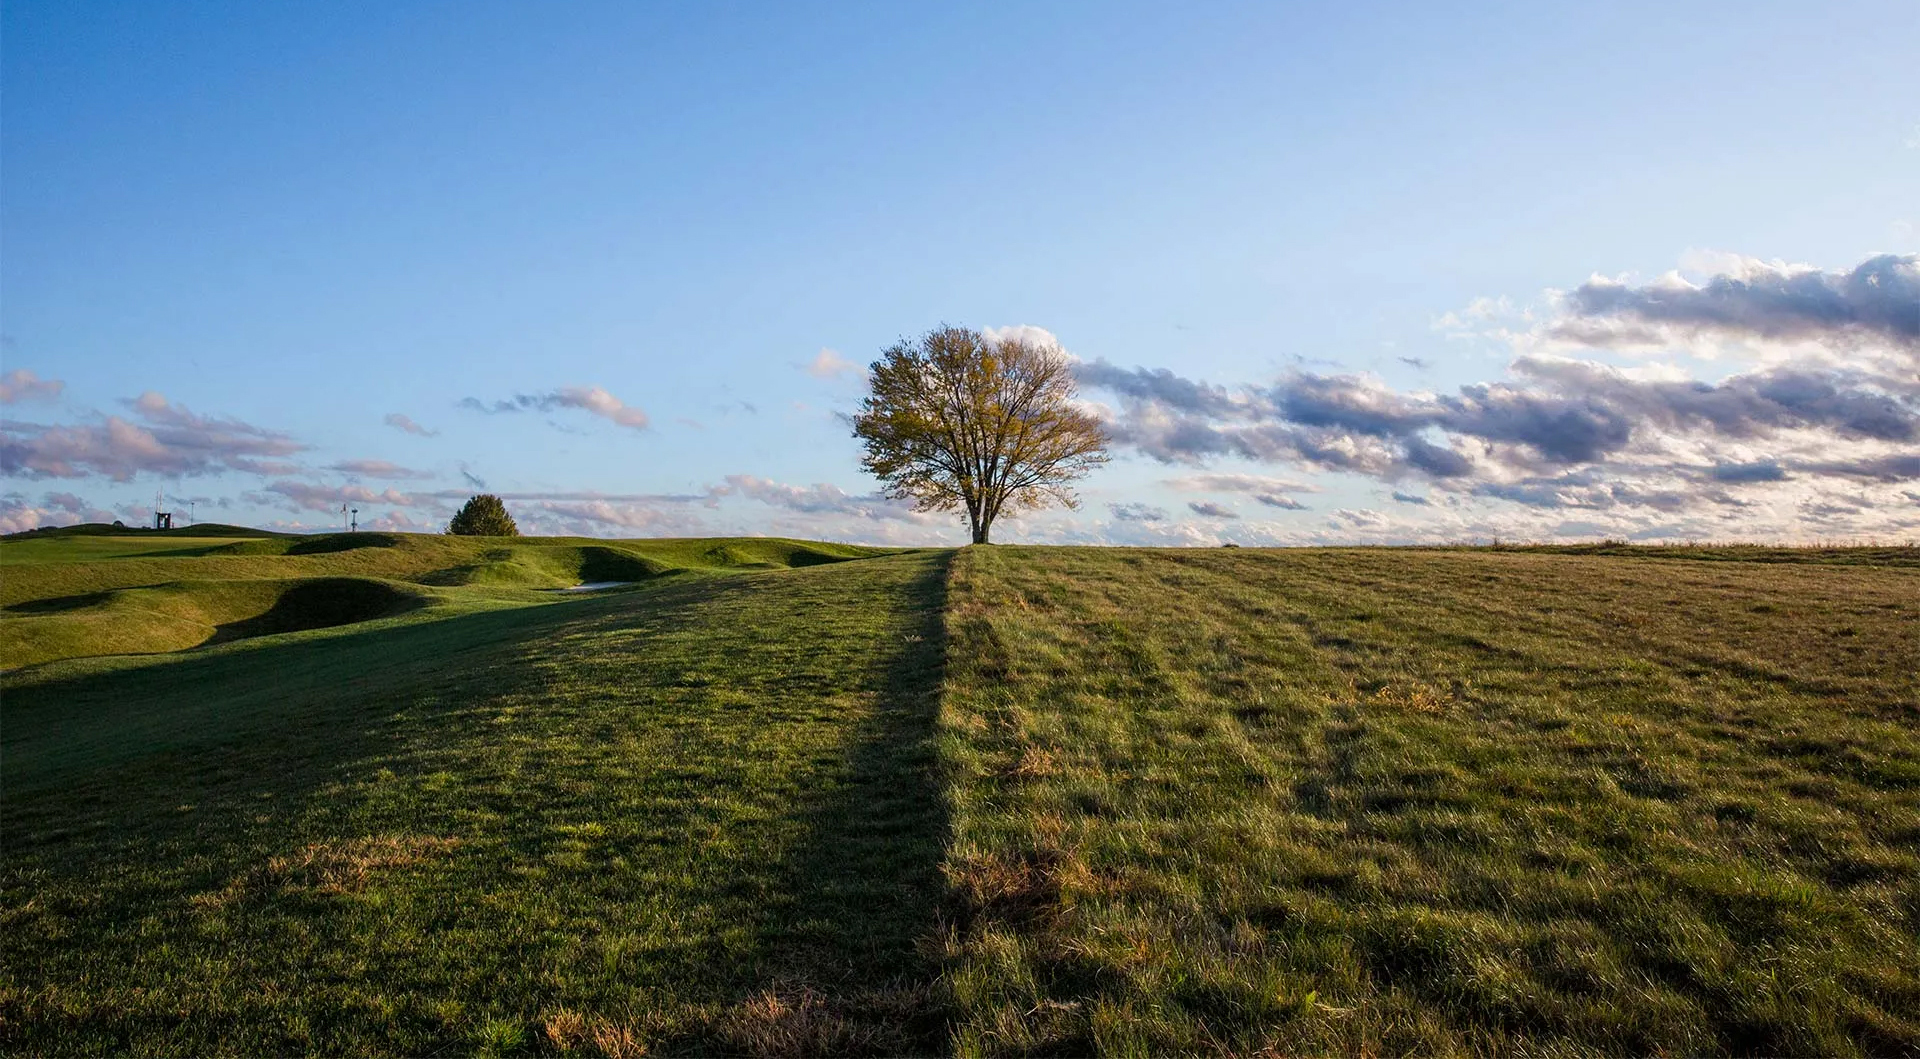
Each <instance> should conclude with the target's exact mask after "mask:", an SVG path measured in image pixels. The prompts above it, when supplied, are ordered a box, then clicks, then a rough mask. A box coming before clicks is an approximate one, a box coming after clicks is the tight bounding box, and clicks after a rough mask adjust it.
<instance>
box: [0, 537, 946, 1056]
mask: <svg viewBox="0 0 1920 1059" xmlns="http://www.w3.org/2000/svg"><path fill="white" fill-rule="evenodd" d="M945 562H946V557H945V556H944V555H938V554H906V555H895V556H889V557H882V558H874V559H870V560H868V561H865V562H858V563H844V564H833V565H817V566H812V567H807V568H801V569H794V570H783V571H778V572H752V571H749V572H741V573H737V574H734V575H731V576H713V575H702V574H694V575H689V576H680V577H671V578H664V579H661V580H660V581H658V582H656V583H655V584H653V585H650V586H648V587H644V588H641V589H637V590H632V591H627V592H622V593H616V594H612V595H609V596H604V597H598V598H594V597H588V598H585V599H580V600H574V601H569V602H566V603H561V604H555V605H548V606H539V607H531V608H518V609H500V610H492V611H484V610H483V611H477V612H472V613H466V614H462V615H458V616H453V617H447V618H443V619H441V620H436V621H418V622H413V623H409V624H399V625H390V626H386V627H364V628H363V627H349V628H347V629H344V630H341V629H336V630H328V631H323V632H317V633H305V634H300V635H296V636H274V637H266V638H261V639H257V640H253V641H250V642H247V643H244V644H235V645H232V646H231V647H226V648H215V649H212V650H207V651H195V652H187V653H184V654H176V655H171V656H165V657H164V659H163V660H148V661H145V662H143V663H139V664H130V665H128V664H122V665H117V666H106V665H96V666H94V667H91V668H89V667H85V666H75V665H68V666H67V667H65V668H64V669H62V668H60V667H42V668H41V669H40V670H34V671H28V672H26V673H24V674H20V675H16V677H14V678H13V679H12V680H11V681H10V682H9V683H8V684H7V686H6V688H5V695H6V699H5V708H6V717H5V740H6V741H5V746H4V751H5V761H6V782H7V795H6V800H7V812H6V817H5V821H4V827H5V831H4V833H5V840H6V841H5V846H6V849H7V859H6V862H5V875H4V886H3V887H0V909H4V912H3V913H0V939H3V940H0V1043H4V1046H5V1047H7V1048H8V1049H9V1050H13V1051H20V1052H29V1053H46V1052H62V1053H93V1054H124V1053H127V1052H137V1053H171V1054H213V1053H222V1052H224V1053H240V1054H285V1053H289V1052H305V1051H318V1052H325V1053H332V1054H347V1053H353V1054H362V1053H385V1054H402V1055H420V1054H428V1053H434V1052H443V1051H449V1050H451V1051H455V1052H469V1051H475V1050H494V1051H511V1050H517V1049H523V1048H552V1047H555V1046H557V1045H561V1044H565V1045H568V1046H583V1047H588V1048H594V1049H597V1050H600V1051H602V1052H609V1053H612V1054H638V1053H637V1049H638V1048H639V1047H640V1046H641V1043H643V1042H644V1043H646V1044H650V1045H651V1046H652V1047H653V1048H654V1049H655V1050H656V1051H658V1050H662V1049H664V1050H668V1051H673V1050H688V1049H691V1050H709V1051H726V1052H738V1051H741V1050H743V1049H753V1048H758V1047H762V1046H766V1045H767V1044H768V1043H769V1042H773V1043H775V1044H777V1043H778V1042H779V1041H781V1040H783V1039H785V1037H784V1036H783V1035H791V1034H795V1033H799V1034H804V1035H805V1039H806V1040H808V1041H814V1042H817V1046H818V1047H824V1048H831V1049H834V1050H839V1049H842V1048H854V1049H862V1048H863V1049H866V1050H870V1051H880V1052H888V1053H898V1052H902V1051H926V1050H937V1049H938V1048H939V1047H941V1043H942V1042H941V1038H940V1036H939V1030H940V1023H939V1021H938V1019H937V1018H936V1017H935V1015H936V1014H937V1012H938V1010H939V1009H938V1007H937V1005H934V1004H932V1003H931V1002H930V1000H929V998H930V996H931V990H930V987H929V986H928V985H927V983H928V982H929V981H931V980H932V978H933V974H934V969H933V968H931V967H930V966H929V965H928V961H927V958H926V957H924V956H922V955H920V954H919V952H918V951H917V950H916V949H915V947H914V941H915V940H916V939H917V938H918V937H920V936H921V935H922V934H924V932H925V931H926V929H927V926H928V924H929V923H930V922H931V921H932V917H933V908H934V904H935V902H936V901H937V899H938V897H939V877H938V875H937V863H938V858H939V855H940V850H941V848H942V839H943V837H944V816H943V812H944V810H943V808H942V805H941V803H940V801H939V799H938V797H937V792H936V790H935V787H934V777H933V772H932V758H931V745H932V726H933V723H934V710H935V708H936V705H937V700H936V692H937V686H938V685H937V681H938V672H939V669H938V667H939V662H940V656H941V647H942V645H941V642H940V622H939V612H940V605H941V594H942V591H943V588H944V583H943V568H944V565H945ZM54 673H58V674H59V675H58V676H54V675H52V674H54ZM215 688H217V689H220V691H219V693H218V694H209V689H215ZM827 992H830V993H831V996H832V997H833V1002H832V1008H831V1010H825V1009H822V1008H821V1006H820V1002H819V1000H818V997H819V996H821V995H824V994H825V993H827Z"/></svg>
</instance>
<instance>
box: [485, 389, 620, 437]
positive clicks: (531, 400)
mask: <svg viewBox="0 0 1920 1059" xmlns="http://www.w3.org/2000/svg"><path fill="white" fill-rule="evenodd" d="M459 406H460V407H461V408H465V409H468V410H470V411H474V412H485V413H487V414H489V415H495V414H499V413H502V412H551V411H555V410H557V409H563V408H574V409H579V410H580V411H583V412H588V413H590V414H592V415H597V416H599V417H600V418H602V419H606V420H609V421H611V422H613V423H616V424H618V425H620V426H623V427H627V428H629V429H632V430H645V429H646V428H647V422H648V420H647V413H645V412H643V411H641V410H640V409H639V408H636V407H634V406H633V405H629V404H627V403H625V402H623V401H621V400H620V399H619V398H618V397H615V396H614V395H612V394H610V393H608V392H607V391H605V390H603V389H601V388H600V387H598V386H562V387H561V388H559V389H557V390H551V391H549V392H547V393H538V394H530V393H522V394H515V395H514V396H513V397H512V398H511V399H509V400H505V401H495V402H493V403H492V404H487V403H486V402H484V401H481V400H480V399H479V398H476V397H468V398H464V399H463V400H461V401H460V405H459Z"/></svg>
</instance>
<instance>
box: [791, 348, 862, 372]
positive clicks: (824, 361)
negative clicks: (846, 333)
mask: <svg viewBox="0 0 1920 1059" xmlns="http://www.w3.org/2000/svg"><path fill="white" fill-rule="evenodd" d="M801 370H803V371H805V372H806V373H807V374H808V375H811V376H813V377H814V378H816V379H837V378H839V377H840V376H842V375H845V374H847V373H848V372H854V371H859V370H860V365H858V364H855V363H854V362H853V361H851V360H848V359H847V358H845V357H843V356H841V355H840V354H838V353H836V352H834V351H833V350H831V349H827V348H825V347H821V350H820V352H818V353H816V354H814V357H813V360H811V361H809V362H808V363H807V364H806V365H804V366H803V367H802V369H801Z"/></svg>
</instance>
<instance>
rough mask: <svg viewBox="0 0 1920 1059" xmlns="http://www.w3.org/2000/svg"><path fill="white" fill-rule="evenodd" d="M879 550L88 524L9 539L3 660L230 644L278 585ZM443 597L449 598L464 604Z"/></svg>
mask: <svg viewBox="0 0 1920 1059" xmlns="http://www.w3.org/2000/svg"><path fill="white" fill-rule="evenodd" d="M197 528H198V529H200V530H204V531H208V532H211V531H213V530H216V529H219V528H220V527H209V526H203V527H197ZM880 554H885V552H884V551H883V550H881V549H873V548H859V547H854V546H849V545H833V544H816V543H809V542H805V541H791V540H783V539H777V538H747V539H739V540H720V541H716V540H710V539H703V540H643V541H599V540H585V539H581V538H567V537H516V538H476V537H450V536H443V535H429V534H402V533H329V534H318V535H311V536H291V535H286V534H275V535H257V534H252V533H248V532H235V533H233V534H231V535H228V536H190V535H187V534H185V533H183V532H181V531H171V532H166V531H163V532H160V533H154V532H152V531H134V530H113V529H112V528H111V527H75V528H73V529H72V531H71V532H47V533H36V534H31V535H16V536H14V537H10V538H7V539H5V540H4V541H0V570H4V577H0V668H11V667H17V666H22V665H30V664H36V663H42V662H48V661H53V660H56V659H63V658H79V657H87V656H94V655H109V654H131V653H150V652H155V651H175V650H181V649H184V648H188V647H194V646H198V645H200V644H203V643H207V642H208V641H209V640H216V639H220V640H224V639H231V638H233V634H222V633H220V632H219V631H218V627H221V626H225V625H230V624H235V623H237V622H241V621H246V620H251V619H253V618H257V617H259V616H260V615H262V614H264V613H265V612H266V610H267V609H269V608H270V607H272V606H273V604H274V602H275V601H276V600H278V599H279V595H278V592H277V590H274V589H270V588H264V587H260V586H261V585H263V584H266V583H274V584H289V583H293V582H299V581H312V580H315V579H325V578H357V579H371V580H374V581H380V582H399V583H404V584H408V585H414V586H419V587H420V588H421V589H423V590H425V589H429V588H430V589H434V590H447V589H451V590H462V589H471V590H474V591H475V592H481V593H492V594H493V596H496V597H497V595H498V593H500V592H502V591H506V592H512V591H517V590H526V589H553V588H566V587H570V586H573V585H578V584H582V583H585V582H600V581H624V582H640V581H646V580H649V579H653V578H657V577H660V576H663V575H666V574H672V573H680V572H688V573H715V572H739V571H744V570H768V569H785V568H789V567H796V566H810V565H819V564H822V563H831V562H841V561H845V560H849V559H858V558H868V557H872V556H875V555H880ZM249 586H253V587H249ZM426 594H429V593H425V592H419V593H414V595H416V596H424V595H426ZM438 594H439V597H440V598H441V600H442V602H454V600H452V599H450V598H449V597H446V595H445V593H444V592H439V593H438ZM489 598H492V597H489ZM58 601H67V602H64V603H63V602H58ZM520 602H521V603H523V604H527V603H533V602H538V600H535V599H528V598H522V599H521V600H520ZM36 608H38V609H36ZM456 609H457V608H456ZM356 620H359V619H356ZM332 624H344V623H340V622H336V623H332ZM239 627H241V626H238V625H236V628H239ZM245 627H246V628H254V627H255V626H245ZM259 627H261V628H266V627H268V626H259ZM302 627H309V626H302ZM210 630H211V631H210ZM249 635H251V634H249Z"/></svg>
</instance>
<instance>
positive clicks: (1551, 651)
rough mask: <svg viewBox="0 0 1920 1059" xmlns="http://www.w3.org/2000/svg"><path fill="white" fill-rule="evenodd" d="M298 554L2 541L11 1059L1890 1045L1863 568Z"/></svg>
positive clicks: (1655, 561)
mask: <svg viewBox="0 0 1920 1059" xmlns="http://www.w3.org/2000/svg"><path fill="white" fill-rule="evenodd" d="M342 538H345V535H340V536H337V537H332V538H329V537H317V538H288V537H271V536H260V535H255V536H252V537H245V538H243V537H239V536H200V537H193V536H188V535H183V534H179V533H178V532H177V531H176V533H175V534H174V535H161V534H147V533H141V534H131V535H126V536H124V537H100V536H89V535H85V534H80V535H69V536H67V537H64V538H62V537H52V536H39V535H36V536H35V537H33V538H30V539H26V540H18V539H14V540H8V541H6V542H4V543H0V578H3V579H4V588H0V592H3V593H4V600H5V607H6V610H5V612H4V614H0V637H4V638H0V648H4V650H5V651H6V652H7V654H5V655H0V657H3V658H5V663H4V664H7V665H13V666H19V667H21V668H16V669H14V670H12V671H11V672H8V673H5V674H0V711H3V712H4V716H0V784H4V797H5V813H4V819H0V837H4V848H5V850H6V858H5V861H4V866H3V867H0V872H3V873H4V874H0V1046H4V1047H5V1048H7V1049H9V1050H13V1051H22V1052H31V1053H55V1054H82V1053H95V1054H99V1053H128V1052H132V1053H191V1054H201V1053H215V1052H227V1053H285V1052H295V1051H322V1052H329V1053H344V1052H353V1053H375V1054H405V1055H414V1054H426V1053H431V1052H456V1053H458V1052H476V1051H477V1052H484V1053H495V1054H509V1053H538V1054H553V1053H575V1054H603V1055H615V1056H630V1055H639V1054H642V1053H643V1052H647V1053H649V1054H680V1053H709V1054H711V1053H725V1054H799V1053H876V1054H898V1053H927V1052H945V1051H955V1052H959V1053H962V1054H1077V1053H1087V1052H1100V1053H1106V1054H1149V1053H1167V1052H1196V1051H1198V1052H1222V1053H1237V1054H1250V1053H1258V1052H1269V1053H1293V1052H1314V1053H1320V1052H1328V1051H1333V1052H1362V1053H1369V1054H1372V1053H1386V1052H1393V1053H1405V1052H1409V1051H1431V1052H1482V1053H1491V1052H1510V1051H1521V1050H1524V1051H1534V1052H1552V1053H1565V1054H1583V1053H1584V1054H1620V1053H1625V1052H1632V1053H1645V1052H1656V1051H1659V1052H1691V1053H1701V1054H1718V1053H1756V1052H1757V1053H1775V1054H1788V1053H1797V1054H1829V1055H1847V1054H1901V1053H1903V1052H1910V1051H1912V1050H1914V1049H1916V1048H1920V1018H1916V1016H1915V1014H1914V1013H1915V1012H1920V971H1917V970H1916V968H1920V947H1917V946H1916V942H1915V938H1916V935H1920V856H1916V848H1920V734H1916V733H1917V732H1920V729H1917V728H1916V722H1917V721H1920V681H1917V678H1916V676H1915V669H1916V667H1915V664H1914V662H1915V659H1916V658H1920V568H1916V567H1915V566H1914V565H1913V564H1911V563H1910V562H1907V561H1906V560H1907V559H1908V558H1910V557H1908V556H1904V555H1902V554H1898V553H1896V554H1893V555H1892V556H1891V558H1890V559H1883V558H1877V557H1867V556H1860V555H1855V556H1852V557H1846V556H1842V557H1841V559H1840V560H1839V561H1833V557H1832V556H1830V555H1829V556H1817V555H1808V556H1807V557H1806V558H1809V559H1816V558H1819V559H1825V560H1828V561H1818V562H1808V561H1795V559H1794V556H1793V555H1792V554H1791V553H1787V554H1785V555H1784V556H1783V555H1782V554H1777V553H1768V554H1767V555H1765V556H1764V557H1761V556H1756V557H1752V558H1742V557H1741V556H1740V555H1738V554H1734V555H1713V556H1701V557H1698V558H1690V557H1688V556H1686V555H1684V554H1679V555H1674V554H1666V553H1651V552H1646V553H1636V552H1633V551H1632V550H1628V551H1627V553H1626V554H1585V555H1582V554H1565V553H1551V552H1543V551H1498V552H1496V551H1484V550H1482V551H1399V550H1378V549H1365V550H1360V549H1356V550H1300V551H1277V552H1276V551H1257V550H1252V549H1237V550H1217V551H1197V550H1193V551H1189V550H1135V549H1067V548H1062V549H1052V548H1006V547H999V548H972V549H967V550H964V551H961V552H930V551H920V552H882V551H878V550H873V549H852V548H844V547H840V546H832V545H815V544H807V543H803V542H793V541H765V540H738V541H616V542H608V541H588V540H542V539H518V540H511V541H474V540H459V539H450V538H441V537H416V536H407V535H392V536H380V535H373V534H360V535H356V538H346V539H344V540H343V539H342ZM609 573H617V574H619V575H621V576H606V575H608V574H609ZM598 580H618V581H634V582H636V583H635V584H634V585H633V586H632V587H628V588H622V589H616V590H613V591H610V592H605V593H591V594H579V595H571V594H564V593H555V592H546V591H539V589H546V588H558V587H564V586H566V585H570V584H574V583H577V582H579V581H598ZM330 608H331V609H330ZM276 614H277V615H279V617H274V615H276ZM316 614H318V615H319V618H320V619H324V620H318V619H316V617H315V615H316ZM335 619H339V620H338V621H337V623H336V621H335ZM35 623H38V624H35ZM22 629H26V630H38V631H32V632H25V631H21V630H22ZM128 644H132V645H133V646H131V647H129V646H127V645H128ZM20 645H25V647H21V646H20ZM26 648H31V650H30V651H29V650H27V649H26ZM182 648H185V649H182ZM103 650H107V651H123V650H132V651H138V652H150V653H139V654H117V655H112V656H102V657H90V656H92V655H94V654H96V653H97V652H99V651H103ZM35 651H37V652H38V654H34V653H33V652H35ZM16 652H18V653H16Z"/></svg>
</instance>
